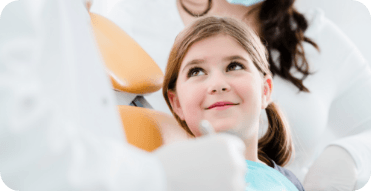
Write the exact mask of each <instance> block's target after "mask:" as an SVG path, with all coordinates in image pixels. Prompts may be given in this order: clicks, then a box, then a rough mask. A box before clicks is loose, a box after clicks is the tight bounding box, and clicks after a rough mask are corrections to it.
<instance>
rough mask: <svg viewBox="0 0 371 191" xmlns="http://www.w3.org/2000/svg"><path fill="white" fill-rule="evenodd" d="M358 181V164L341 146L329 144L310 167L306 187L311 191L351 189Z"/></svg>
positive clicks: (305, 180)
mask: <svg viewBox="0 0 371 191" xmlns="http://www.w3.org/2000/svg"><path fill="white" fill-rule="evenodd" d="M356 181H357V169H356V164H355V162H354V160H353V158H352V157H351V156H350V154H349V153H348V152H347V151H346V150H345V149H343V148H342V147H339V146H329V147H327V148H326V149H325V150H324V151H323V153H322V154H321V155H320V156H319V157H318V159H317V160H316V161H315V162H314V163H313V165H312V166H311V167H310V168H309V171H308V173H307V175H306V177H305V179H304V184H303V186H304V189H305V190H311V191H322V190H323V191H332V190H336V191H351V190H354V187H355V184H356Z"/></svg>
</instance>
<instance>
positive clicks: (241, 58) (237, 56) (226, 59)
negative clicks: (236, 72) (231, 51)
mask: <svg viewBox="0 0 371 191" xmlns="http://www.w3.org/2000/svg"><path fill="white" fill-rule="evenodd" d="M223 60H225V61H230V60H243V61H246V62H248V61H247V60H246V59H245V58H244V57H242V56H239V55H233V56H228V57H226V58H224V59H223Z"/></svg>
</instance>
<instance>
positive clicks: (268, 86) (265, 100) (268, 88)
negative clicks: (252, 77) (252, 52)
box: [262, 75, 273, 109]
mask: <svg viewBox="0 0 371 191" xmlns="http://www.w3.org/2000/svg"><path fill="white" fill-rule="evenodd" d="M272 90H273V84H272V77H271V76H268V75H267V76H265V77H264V84H263V93H262V109H265V108H267V107H268V105H269V104H270V103H271V101H272V100H271V95H272Z"/></svg>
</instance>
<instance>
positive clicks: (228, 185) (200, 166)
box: [154, 133, 247, 191]
mask: <svg viewBox="0 0 371 191" xmlns="http://www.w3.org/2000/svg"><path fill="white" fill-rule="evenodd" d="M244 151H245V145H244V143H243V142H242V141H241V140H240V139H239V138H237V137H235V136H233V135H227V134H223V133H221V134H216V135H212V136H204V137H202V138H196V139H194V140H189V141H183V142H177V143H174V144H171V145H167V146H164V147H161V148H160V149H158V150H156V151H155V153H154V154H155V155H156V156H157V157H158V158H159V159H160V161H161V163H162V165H163V167H164V169H165V174H166V176H167V182H168V189H167V190H168V191H183V190H184V191H186V190H187V191H188V190H192V191H205V190H213V191H225V190H228V191H237V190H238V191H243V190H245V187H246V183H245V180H244V176H245V173H246V170H247V166H246V162H245V158H244Z"/></svg>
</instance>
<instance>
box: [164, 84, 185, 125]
mask: <svg viewBox="0 0 371 191" xmlns="http://www.w3.org/2000/svg"><path fill="white" fill-rule="evenodd" d="M167 97H168V98H169V101H170V105H171V107H172V108H173V111H174V112H175V113H176V114H177V115H178V117H179V118H180V119H181V120H184V115H183V110H182V107H181V106H180V102H179V98H178V95H176V93H175V92H173V91H170V90H169V91H168V92H167Z"/></svg>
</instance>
